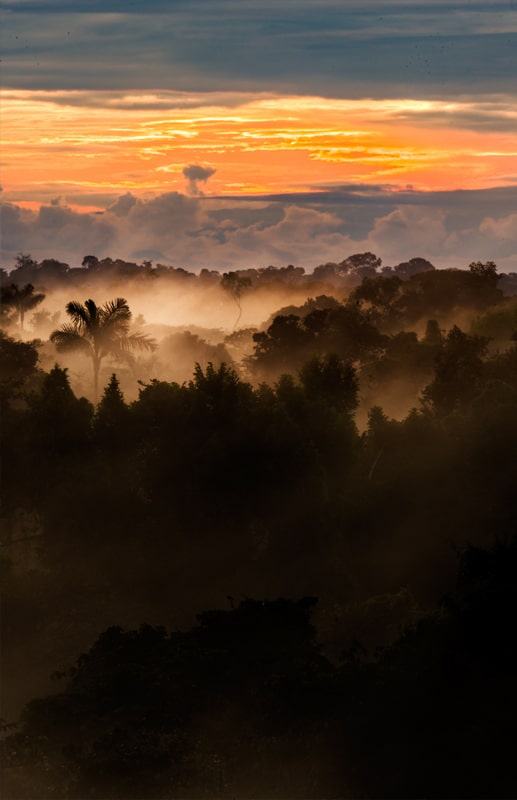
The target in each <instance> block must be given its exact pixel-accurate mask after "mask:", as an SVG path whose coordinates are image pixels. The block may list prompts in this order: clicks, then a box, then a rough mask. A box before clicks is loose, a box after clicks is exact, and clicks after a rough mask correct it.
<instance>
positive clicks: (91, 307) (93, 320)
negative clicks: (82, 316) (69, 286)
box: [84, 299, 101, 330]
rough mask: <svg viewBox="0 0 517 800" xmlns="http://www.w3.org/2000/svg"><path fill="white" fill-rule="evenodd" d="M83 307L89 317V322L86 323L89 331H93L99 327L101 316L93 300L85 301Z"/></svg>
mask: <svg viewBox="0 0 517 800" xmlns="http://www.w3.org/2000/svg"><path fill="white" fill-rule="evenodd" d="M84 306H85V308H86V310H87V312H88V315H89V322H88V325H89V328H90V330H95V329H96V328H98V326H99V322H100V317H101V315H100V314H99V308H98V307H97V303H96V302H95V300H92V299H90V300H85V303H84Z"/></svg>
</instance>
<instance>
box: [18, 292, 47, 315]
mask: <svg viewBox="0 0 517 800" xmlns="http://www.w3.org/2000/svg"><path fill="white" fill-rule="evenodd" d="M44 299H45V295H44V294H43V293H42V292H40V293H39V294H33V295H31V296H30V297H26V298H25V300H24V301H23V305H24V308H25V310H26V311H30V310H31V309H32V308H36V306H37V305H39V304H40V303H42V302H43V300H44Z"/></svg>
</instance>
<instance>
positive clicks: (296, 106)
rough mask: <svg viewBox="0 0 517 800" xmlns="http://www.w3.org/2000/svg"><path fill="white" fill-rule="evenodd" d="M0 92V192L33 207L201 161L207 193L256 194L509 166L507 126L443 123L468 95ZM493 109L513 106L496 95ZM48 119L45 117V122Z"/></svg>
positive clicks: (434, 182) (483, 179)
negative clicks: (448, 98)
mask: <svg viewBox="0 0 517 800" xmlns="http://www.w3.org/2000/svg"><path fill="white" fill-rule="evenodd" d="M210 100H211V98H210V96H196V95H189V94H185V93H166V94H163V93H162V94H160V95H149V94H148V93H142V94H141V95H139V94H135V93H133V94H131V95H123V94H120V95H119V96H117V97H113V95H112V94H109V95H107V96H104V95H103V94H102V93H99V94H98V95H96V96H95V97H91V96H90V95H89V94H88V93H80V92H70V93H67V92H29V91H12V90H11V91H7V92H5V94H4V98H3V118H4V126H3V147H4V154H5V158H6V161H7V163H6V165H5V167H4V192H5V195H4V196H5V197H6V199H8V200H10V201H12V202H16V203H20V204H22V205H25V206H26V207H32V208H34V207H35V206H36V205H37V204H39V203H45V202H48V201H49V200H51V199H53V198H55V197H56V196H59V197H61V198H62V199H63V200H66V201H67V202H68V203H69V204H70V205H71V206H72V207H78V208H80V207H88V209H99V210H100V209H102V208H103V204H102V202H100V201H101V197H103V196H106V200H108V201H109V200H110V199H114V198H115V197H116V196H117V195H118V194H120V193H123V192H126V191H131V192H134V193H137V194H139V195H142V196H147V197H149V196H152V195H155V194H159V193H161V192H164V191H179V192H183V191H185V190H186V181H185V178H184V176H183V174H182V170H183V169H184V168H185V166H186V165H188V164H189V163H191V162H196V163H200V164H207V165H208V164H209V165H210V166H211V167H212V168H213V169H215V170H216V173H215V174H214V177H213V178H211V179H210V181H209V182H207V183H206V185H201V186H200V187H199V190H200V191H202V192H203V193H205V194H209V195H228V194H231V195H239V194H243V195H244V194H245V195H250V194H253V195H260V194H264V193H271V192H287V193H289V192H293V191H300V190H302V189H309V188H310V189H313V190H314V189H316V190H317V188H318V187H319V186H321V187H328V186H329V185H332V184H339V183H354V182H359V183H375V184H377V183H396V184H399V185H402V186H407V185H411V186H412V187H413V188H414V189H418V190H424V191H426V190H450V189H457V188H462V189H482V188H489V187H493V186H497V185H499V184H500V183H501V181H504V179H505V177H506V176H507V175H508V174H509V173H511V172H512V170H513V171H515V170H516V169H517V154H516V152H515V139H514V137H513V136H512V135H510V134H509V133H507V132H501V131H495V132H492V131H488V132H485V131H483V130H480V131H475V130H465V129H462V128H451V127H449V125H448V120H450V119H451V118H452V115H460V116H461V115H464V116H467V115H469V114H481V113H482V111H483V108H482V107H481V106H480V105H479V104H476V103H474V102H464V103H459V102H456V103H454V104H451V103H448V102H440V101H415V100H400V101H393V100H390V101H384V100H323V99H321V98H313V97H304V98H299V97H290V96H274V95H270V96H267V95H257V96H256V97H249V96H243V97H242V99H241V100H240V101H239V104H238V105H237V106H236V105H235V103H236V99H235V96H233V97H232V98H231V101H232V103H233V107H232V108H228V107H226V106H224V105H223V104H222V103H223V102H224V100H225V98H224V96H222V97H221V96H219V97H218V103H219V104H218V105H210ZM500 106H501V109H500V110H501V112H502V113H504V114H506V116H507V118H508V119H509V120H510V119H514V120H515V123H516V125H517V111H512V110H511V109H510V110H508V109H507V107H506V105H505V103H504V100H503V99H501V101H500ZM43 119H44V120H45V122H44V124H42V120H43Z"/></svg>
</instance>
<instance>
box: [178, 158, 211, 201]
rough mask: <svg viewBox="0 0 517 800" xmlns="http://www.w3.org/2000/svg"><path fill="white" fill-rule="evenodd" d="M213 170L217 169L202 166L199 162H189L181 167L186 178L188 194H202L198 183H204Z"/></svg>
mask: <svg viewBox="0 0 517 800" xmlns="http://www.w3.org/2000/svg"><path fill="white" fill-rule="evenodd" d="M215 172H217V170H215V169H214V168H213V167H202V166H201V165H200V164H190V165H189V166H188V167H185V168H184V169H183V175H184V176H185V178H186V179H187V180H188V191H189V194H192V195H199V194H203V193H202V191H201V189H200V188H199V186H198V184H199V183H206V182H207V180H208V179H209V178H210V177H211V176H212V175H213V174H214V173H215Z"/></svg>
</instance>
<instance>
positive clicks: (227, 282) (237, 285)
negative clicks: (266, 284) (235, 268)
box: [221, 272, 251, 330]
mask: <svg viewBox="0 0 517 800" xmlns="http://www.w3.org/2000/svg"><path fill="white" fill-rule="evenodd" d="M250 286H251V278H245V277H243V276H241V275H239V274H238V273H237V272H225V273H224V274H223V277H222V278H221V287H222V288H223V289H224V291H225V292H228V294H229V295H231V297H233V299H234V300H235V303H236V304H237V308H238V309H239V314H238V315H237V319H236V320H235V322H234V324H233V330H235V328H236V327H237V325H238V324H239V320H240V318H241V314H242V306H241V297H242V295H243V294H244V292H245V291H246V289H249V287H250Z"/></svg>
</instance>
